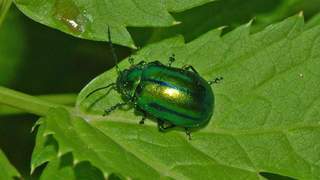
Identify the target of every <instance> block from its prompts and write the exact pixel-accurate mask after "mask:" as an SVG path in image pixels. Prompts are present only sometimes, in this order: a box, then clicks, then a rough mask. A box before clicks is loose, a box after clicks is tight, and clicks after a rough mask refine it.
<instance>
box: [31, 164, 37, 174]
mask: <svg viewBox="0 0 320 180" xmlns="http://www.w3.org/2000/svg"><path fill="white" fill-rule="evenodd" d="M35 169H36V167H35V166H34V165H33V164H31V168H30V174H32V173H33V172H34V170H35Z"/></svg>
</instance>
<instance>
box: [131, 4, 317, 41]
mask: <svg viewBox="0 0 320 180" xmlns="http://www.w3.org/2000/svg"><path fill="white" fill-rule="evenodd" d="M319 3H320V0H309V1H305V0H282V1H278V0H260V1H256V0H246V1H242V0H223V1H214V2H211V3H208V4H205V5H203V6H199V7H195V8H193V9H190V10H187V11H184V12H179V13H173V14H172V15H173V17H174V18H175V19H176V20H177V21H179V22H181V24H179V25H177V26H172V27H164V28H157V27H156V28H150V29H146V30H145V29H139V28H132V30H131V31H130V32H131V34H132V36H133V37H134V38H135V41H136V42H137V44H138V45H139V46H143V45H144V44H149V43H152V42H157V41H159V40H162V39H164V38H168V37H172V36H174V35H177V34H180V35H183V37H184V38H185V40H186V41H187V42H189V41H191V40H193V39H195V38H197V37H199V36H200V35H202V34H204V33H206V32H208V31H210V30H211V29H214V28H218V27H221V26H226V27H227V29H226V30H225V31H230V30H232V29H234V28H236V27H238V26H239V25H241V24H243V23H246V22H248V21H250V20H252V19H254V24H253V27H252V31H260V30H262V29H263V28H264V27H266V26H267V25H269V24H272V23H275V22H278V21H280V20H283V19H284V18H286V17H288V16H290V15H292V14H296V13H298V12H300V11H303V12H304V14H305V15H307V17H310V16H312V15H313V14H315V13H316V12H318V11H319V10H320V6H315V5H314V4H319Z"/></svg>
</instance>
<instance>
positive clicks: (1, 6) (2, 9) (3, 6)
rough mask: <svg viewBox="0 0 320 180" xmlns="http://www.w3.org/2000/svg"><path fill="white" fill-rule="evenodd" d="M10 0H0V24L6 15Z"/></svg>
mask: <svg viewBox="0 0 320 180" xmlns="http://www.w3.org/2000/svg"><path fill="white" fill-rule="evenodd" d="M11 3H12V0H1V1H0V26H1V24H2V21H3V20H4V18H5V17H6V14H7V11H8V9H9V8H10V6H11Z"/></svg>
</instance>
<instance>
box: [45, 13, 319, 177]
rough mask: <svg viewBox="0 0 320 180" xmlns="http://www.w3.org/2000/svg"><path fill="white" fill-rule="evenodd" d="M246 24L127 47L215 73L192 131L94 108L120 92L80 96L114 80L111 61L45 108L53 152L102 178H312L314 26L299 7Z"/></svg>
mask: <svg viewBox="0 0 320 180" xmlns="http://www.w3.org/2000/svg"><path fill="white" fill-rule="evenodd" d="M250 28H251V25H250V24H246V25H243V26H241V27H239V28H237V29H236V30H234V31H232V32H230V33H228V34H225V35H223V36H221V34H220V33H221V29H216V30H212V31H210V32H208V33H206V34H205V35H203V36H201V37H199V38H197V39H196V40H194V41H192V42H190V43H187V44H185V43H184V41H183V39H182V38H181V37H177V38H171V39H168V40H165V41H162V42H159V43H157V44H152V45H149V46H147V47H145V48H143V49H142V50H141V51H139V52H138V53H137V54H136V55H135V56H134V59H135V60H136V62H138V61H139V60H146V61H148V62H150V61H153V60H159V61H161V62H163V63H167V62H168V57H169V56H170V55H171V54H172V53H174V54H175V55H176V62H175V63H174V66H177V67H181V66H182V65H184V64H191V65H193V66H194V67H195V68H196V69H197V71H198V72H199V73H200V74H201V75H202V76H203V77H204V78H205V79H208V80H211V79H214V78H215V77H217V76H223V77H224V81H223V82H222V83H220V84H217V85H215V86H214V87H213V90H214V93H215V96H216V101H215V110H214V115H213V117H212V119H211V121H210V123H209V124H208V126H206V127H205V128H203V129H201V130H199V131H196V132H193V134H192V136H193V139H192V140H188V138H187V137H186V135H185V133H184V132H183V131H180V130H172V131H170V132H167V133H161V132H159V131H158V130H157V127H156V124H155V123H154V122H152V121H148V122H147V123H146V124H145V125H139V124H138V121H139V120H140V119H141V115H139V114H137V113H134V111H133V109H130V108H124V109H120V110H116V111H115V112H113V113H111V114H110V115H109V116H106V117H103V116H102V114H103V111H104V110H105V109H106V108H108V107H110V106H112V105H114V104H115V103H118V102H119V101H121V98H120V95H119V94H117V92H115V91H114V90H111V91H110V92H109V93H108V90H105V91H98V92H97V93H95V94H93V95H92V96H90V97H89V98H87V99H85V97H86V95H87V94H88V93H90V92H91V91H93V90H94V89H96V88H99V87H103V86H105V85H107V84H109V83H112V82H115V80H116V77H117V75H116V72H115V69H112V70H110V71H108V72H105V73H104V74H102V75H100V76H98V77H97V78H95V79H94V80H93V81H92V82H90V83H89V84H88V85H87V86H86V87H85V88H84V89H83V90H82V91H81V93H80V95H79V97H78V101H77V110H76V111H75V112H71V113H69V112H67V111H66V110H64V109H54V110H52V111H51V112H50V113H49V114H48V116H47V117H46V118H45V119H44V122H45V123H44V124H45V128H44V132H43V133H42V135H44V136H45V137H49V136H50V137H51V136H52V137H53V138H54V139H55V140H56V141H57V143H58V150H57V153H56V155H58V156H59V157H61V155H63V154H66V153H69V152H71V153H72V155H73V158H74V162H75V163H79V162H82V161H88V162H90V163H91V164H92V165H93V166H94V167H97V168H98V169H100V170H101V171H102V173H103V174H104V176H105V177H106V176H109V175H110V174H111V173H116V174H121V175H123V176H124V177H131V178H141V179H151V178H161V177H171V178H174V179H186V178H189V179H194V178H199V174H201V178H203V179H261V178H262V176H261V175H260V174H259V173H260V172H264V173H272V174H279V175H283V176H288V177H292V178H297V179H320V164H319V162H320V161H319V160H320V142H319V138H320V125H319V123H320V111H319V110H320V100H319V97H320V91H319V88H320V87H319V86H320V83H319V80H320V78H319V76H320V72H319V69H320V63H319V62H320V54H319V52H320V51H319V48H320V40H319V34H320V26H314V27H313V28H306V26H305V25H304V21H303V17H302V16H301V15H300V16H294V17H291V18H288V19H286V20H284V21H283V22H281V23H278V24H274V25H271V26H268V27H267V28H266V29H264V30H263V31H261V32H258V33H254V34H252V33H250ZM127 67H129V63H128V62H127V61H124V62H121V63H120V68H121V69H124V68H127ZM107 93H108V94H107ZM41 126H43V125H41ZM44 149H45V148H44ZM53 154H54V153H53Z"/></svg>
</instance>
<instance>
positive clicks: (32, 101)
mask: <svg viewBox="0 0 320 180" xmlns="http://www.w3.org/2000/svg"><path fill="white" fill-rule="evenodd" d="M0 103H1V104H5V105H8V106H12V107H14V108H17V109H21V110H23V111H26V112H29V113H32V114H36V115H39V116H44V115H46V114H47V112H48V111H49V109H50V108H54V107H62V106H63V105H61V104H55V103H51V102H48V101H45V100H42V99H40V98H37V97H34V96H30V95H27V94H24V93H21V92H18V91H15V90H12V89H9V88H6V87H3V86H0Z"/></svg>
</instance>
